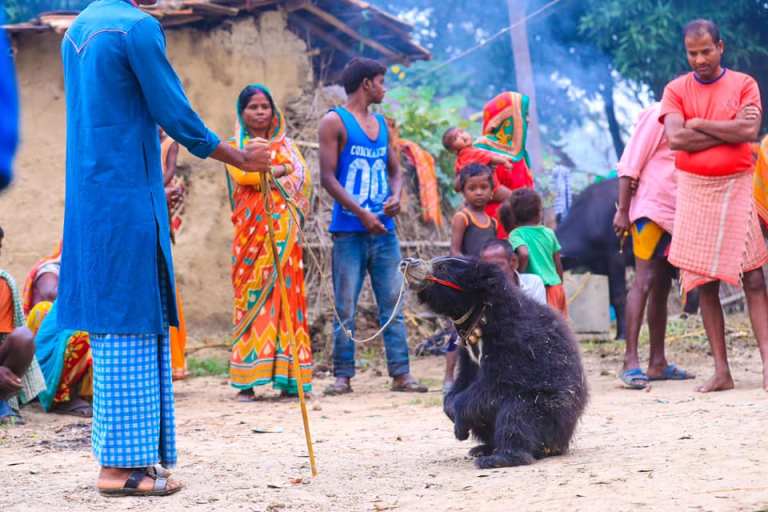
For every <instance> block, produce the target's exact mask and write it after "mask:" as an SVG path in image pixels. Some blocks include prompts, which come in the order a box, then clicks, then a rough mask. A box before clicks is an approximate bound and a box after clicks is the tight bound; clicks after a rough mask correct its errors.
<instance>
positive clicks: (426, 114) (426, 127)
mask: <svg viewBox="0 0 768 512" xmlns="http://www.w3.org/2000/svg"><path fill="white" fill-rule="evenodd" d="M396 71H397V69H396ZM466 112H467V102H466V99H465V98H464V97H463V96H458V95H454V96H445V97H442V98H438V97H437V96H436V89H435V88H434V87H430V86H422V87H418V88H410V87H403V86H400V87H394V88H393V89H391V90H389V91H388V92H387V101H386V103H385V104H384V113H385V114H386V115H387V116H389V117H390V118H392V119H394V121H395V123H397V126H398V128H399V130H400V136H401V137H402V138H404V139H410V140H413V141H416V142H418V144H419V145H420V146H422V147H423V148H424V149H426V150H427V151H429V153H430V154H432V155H433V156H435V164H436V165H437V175H438V180H439V181H440V186H441V189H442V195H443V197H447V198H449V199H450V200H451V201H452V202H455V200H456V199H458V198H457V195H456V193H455V191H454V190H453V178H454V171H453V161H454V157H453V155H452V154H451V153H449V152H448V151H447V150H446V149H445V148H444V147H443V141H442V140H443V133H444V132H445V131H446V130H447V129H448V128H451V127H454V126H457V127H459V128H463V129H466V130H469V131H470V132H474V134H475V135H477V134H478V132H479V126H478V125H477V123H473V122H471V121H470V120H468V119H467V116H466V115H463V114H464V113H466ZM454 206H455V205H454Z"/></svg>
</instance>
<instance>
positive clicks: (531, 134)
mask: <svg viewBox="0 0 768 512" xmlns="http://www.w3.org/2000/svg"><path fill="white" fill-rule="evenodd" d="M527 5H528V1H527V0H507V8H508V9H509V23H510V25H515V24H517V26H515V27H514V28H513V29H512V30H511V31H510V36H511V38H512V53H513V56H514V61H515V79H516V81H517V89H518V92H521V93H523V94H525V95H527V96H528V98H530V108H529V111H528V119H529V121H530V122H529V124H528V140H527V143H526V149H527V150H528V156H529V157H530V159H531V167H532V169H531V171H533V172H534V173H535V172H536V171H541V164H542V146H541V131H540V129H539V114H538V111H537V109H536V85H535V82H534V79H533V66H532V64H531V52H530V49H529V47H528V28H527V26H526V23H525V21H524V20H525V13H526V10H527V9H526V8H527Z"/></svg>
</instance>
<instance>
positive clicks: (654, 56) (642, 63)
mask: <svg viewBox="0 0 768 512" xmlns="http://www.w3.org/2000/svg"><path fill="white" fill-rule="evenodd" d="M583 3H584V4H585V6H586V9H585V11H586V12H585V13H584V14H583V15H582V16H581V17H580V19H579V33H580V34H582V35H583V36H584V38H585V39H586V40H588V41H591V42H593V43H594V45H595V46H596V47H597V48H599V49H600V50H601V51H602V52H604V53H605V54H606V55H608V56H609V57H610V59H611V61H612V63H613V66H614V67H615V68H616V69H617V70H618V72H619V73H621V75H622V76H623V77H625V78H627V79H630V80H635V81H637V82H641V83H645V84H647V85H648V86H649V87H650V88H651V90H652V91H653V93H654V95H655V96H656V97H657V98H661V93H662V92H663V90H664V86H665V85H666V84H667V82H669V81H670V80H671V79H673V78H675V77H676V76H678V75H680V74H681V73H684V72H686V71H688V64H687V62H686V59H685V52H684V48H683V41H682V28H683V26H684V25H685V24H686V23H687V22H688V21H691V20H693V19H696V18H708V19H712V20H713V21H715V22H716V23H717V24H718V25H719V26H720V30H721V32H722V36H723V39H724V41H725V44H726V50H725V57H724V60H725V64H726V65H727V66H729V67H733V68H734V69H737V70H741V71H744V72H746V73H749V74H751V75H752V76H755V77H756V78H757V79H758V81H759V82H761V83H762V84H764V87H763V88H764V89H766V88H768V61H766V57H767V56H768V32H767V31H766V30H765V26H766V23H768V4H766V3H765V2H764V1H763V0H761V1H756V0H710V1H707V2H698V1H688V0H667V1H660V0H633V1H632V2H626V1H624V0H585V1H584V2H583Z"/></svg>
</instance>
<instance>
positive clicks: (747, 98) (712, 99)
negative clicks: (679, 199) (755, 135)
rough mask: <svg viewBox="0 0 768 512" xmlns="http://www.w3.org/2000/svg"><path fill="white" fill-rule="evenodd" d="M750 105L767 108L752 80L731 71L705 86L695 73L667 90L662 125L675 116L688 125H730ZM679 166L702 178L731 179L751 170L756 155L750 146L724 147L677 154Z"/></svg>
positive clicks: (661, 116)
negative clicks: (696, 120)
mask: <svg viewBox="0 0 768 512" xmlns="http://www.w3.org/2000/svg"><path fill="white" fill-rule="evenodd" d="M748 105H754V106H756V107H758V108H759V109H760V110H762V108H763V107H762V104H761V102H760V89H759V88H758V86H757V82H755V80H754V79H753V78H752V77H751V76H749V75H745V74H744V73H739V72H737V71H731V70H730V69H727V70H725V71H724V73H723V75H721V76H720V78H718V79H717V80H715V81H714V82H710V83H703V82H701V81H700V80H698V79H697V78H696V75H695V74H694V73H688V74H687V75H683V76H681V77H680V78H677V79H675V80H673V81H672V82H670V83H669V84H668V85H667V87H666V88H665V89H664V97H663V98H662V100H661V114H660V115H659V122H661V123H663V122H664V118H665V117H666V116H667V114H672V113H677V114H681V115H682V116H683V119H685V120H686V121H688V120H689V119H693V118H699V119H707V120H710V121H729V120H732V119H735V118H736V115H737V114H738V113H739V112H740V111H741V110H743V109H744V108H745V107H746V106H748ZM675 165H676V167H677V168H678V169H680V170H682V171H687V172H690V173H693V174H698V175H701V176H727V175H729V174H737V173H739V172H742V171H745V170H747V169H751V168H752V166H753V160H752V151H751V149H750V146H749V144H748V143H743V144H721V145H719V146H715V147H712V148H709V149H705V150H704V151H696V152H692V153H690V152H688V151H677V152H676V155H675Z"/></svg>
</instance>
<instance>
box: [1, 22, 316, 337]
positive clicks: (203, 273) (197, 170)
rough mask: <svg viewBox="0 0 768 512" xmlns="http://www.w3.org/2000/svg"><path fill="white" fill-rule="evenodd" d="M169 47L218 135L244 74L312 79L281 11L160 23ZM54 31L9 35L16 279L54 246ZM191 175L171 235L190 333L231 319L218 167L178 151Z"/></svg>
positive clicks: (58, 124)
mask: <svg viewBox="0 0 768 512" xmlns="http://www.w3.org/2000/svg"><path fill="white" fill-rule="evenodd" d="M167 41H168V54H169V56H170V60H171V62H172V63H173V65H174V67H175V68H176V70H177V72H178V73H179V76H180V78H181V80H182V82H183V84H184V87H185V89H186V91H187V94H188V95H189V98H190V100H191V102H192V105H193V106H194V108H195V109H196V110H197V111H198V112H199V113H200V115H201V117H202V118H203V119H204V120H205V122H206V123H207V124H208V126H209V127H210V128H211V129H213V130H214V131H216V133H218V134H219V135H220V136H221V137H222V138H226V137H229V136H231V135H232V133H233V128H234V123H235V102H236V98H237V95H238V93H239V91H240V89H241V88H242V87H243V86H244V85H246V84H248V83H252V82H261V83H264V84H266V85H267V86H269V87H270V89H271V90H272V92H273V94H274V96H275V99H276V101H277V102H278V103H279V104H284V103H286V102H290V101H293V100H294V99H296V98H297V97H299V96H301V95H302V94H303V93H304V92H305V91H306V90H308V89H309V88H311V86H312V83H313V77H312V67H311V61H310V57H309V56H308V51H307V47H306V44H305V43H304V42H303V41H302V40H301V39H300V38H298V37H297V36H296V35H294V34H293V33H291V32H290V31H288V29H287V22H286V17H285V15H284V14H283V13H281V12H277V11H276V12H267V13H264V14H262V15H261V16H259V17H246V18H241V19H238V20H234V21H232V22H227V23H223V24H221V25H219V26H218V27H216V28H213V29H210V30H199V29H192V28H183V29H176V30H169V31H167ZM60 44H61V36H60V35H57V34H55V33H52V32H46V33H36V34H20V35H18V36H17V37H16V39H15V47H16V49H17V54H16V69H17V75H18V81H19V90H20V96H21V108H22V120H21V126H22V143H21V147H20V150H19V154H18V157H17V160H16V181H15V183H14V185H13V186H12V188H11V189H10V190H9V191H8V192H6V193H4V194H3V195H2V196H0V226H2V227H3V229H4V230H5V232H6V240H5V243H4V247H3V252H2V255H0V268H4V269H7V270H8V271H10V272H11V273H12V274H13V276H14V277H15V278H16V280H17V281H19V285H20V286H21V285H22V284H23V280H24V277H25V276H26V273H27V272H28V271H29V269H30V267H31V266H32V265H33V264H34V262H35V261H36V260H37V259H38V258H40V257H41V256H44V255H48V254H50V253H51V252H52V250H53V248H54V246H55V244H56V242H57V240H58V239H59V237H60V235H61V229H62V222H63V213H64V212H63V208H64V173H65V171H64V169H65V141H66V130H65V105H64V86H63V78H62V68H61V58H60V49H59V47H60ZM179 163H180V166H181V167H182V171H183V172H185V173H188V175H189V178H188V179H189V181H188V184H189V195H188V197H187V206H186V211H185V213H184V216H183V218H184V224H183V226H182V230H181V232H180V233H179V236H178V237H177V245H176V247H175V249H174V251H175V261H176V273H177V276H178V281H179V284H180V289H181V292H182V296H183V301H184V306H185V313H186V316H187V321H188V325H189V328H190V330H191V333H192V335H193V336H195V337H197V336H205V335H208V334H217V333H221V332H223V331H225V330H226V329H228V328H229V326H230V321H231V304H232V291H231V284H230V283H231V280H230V247H231V240H232V226H231V222H230V220H229V217H230V214H229V203H228V200H227V192H226V184H225V181H224V175H223V169H222V166H221V165H220V164H217V163H215V162H212V161H201V160H198V159H196V158H194V157H193V156H191V155H189V154H188V153H187V152H186V151H182V152H181V155H180V162H179Z"/></svg>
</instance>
